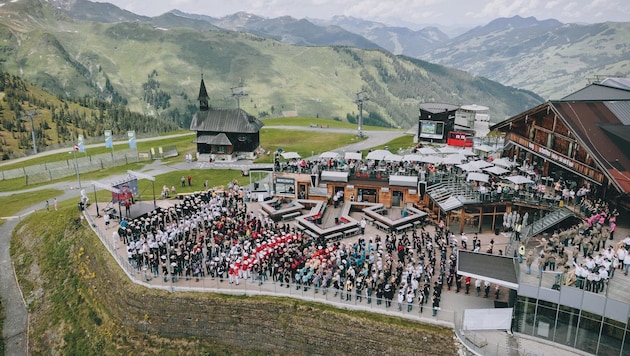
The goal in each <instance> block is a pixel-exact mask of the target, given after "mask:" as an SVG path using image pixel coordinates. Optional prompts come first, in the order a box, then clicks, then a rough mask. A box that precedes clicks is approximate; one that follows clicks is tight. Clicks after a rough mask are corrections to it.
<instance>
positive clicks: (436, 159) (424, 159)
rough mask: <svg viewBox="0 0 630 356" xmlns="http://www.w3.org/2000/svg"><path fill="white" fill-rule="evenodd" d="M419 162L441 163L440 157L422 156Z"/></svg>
mask: <svg viewBox="0 0 630 356" xmlns="http://www.w3.org/2000/svg"><path fill="white" fill-rule="evenodd" d="M420 162H423V163H432V164H436V163H440V162H442V157H438V156H435V155H428V156H422V158H421V159H420Z"/></svg>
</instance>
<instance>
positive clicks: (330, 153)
mask: <svg viewBox="0 0 630 356" xmlns="http://www.w3.org/2000/svg"><path fill="white" fill-rule="evenodd" d="M338 156H339V153H337V152H333V151H327V152H324V153H322V154H321V155H319V158H337V157H338Z"/></svg>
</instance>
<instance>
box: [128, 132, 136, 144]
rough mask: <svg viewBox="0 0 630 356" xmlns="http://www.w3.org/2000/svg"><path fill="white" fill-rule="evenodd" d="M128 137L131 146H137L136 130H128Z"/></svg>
mask: <svg viewBox="0 0 630 356" xmlns="http://www.w3.org/2000/svg"><path fill="white" fill-rule="evenodd" d="M127 137H129V148H136V132H135V131H127Z"/></svg>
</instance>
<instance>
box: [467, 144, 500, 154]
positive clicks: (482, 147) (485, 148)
mask: <svg viewBox="0 0 630 356" xmlns="http://www.w3.org/2000/svg"><path fill="white" fill-rule="evenodd" d="M473 150H476V151H480V152H486V153H488V152H493V151H496V149H495V148H494V147H492V146H488V145H485V144H484V145H479V146H475V147H473Z"/></svg>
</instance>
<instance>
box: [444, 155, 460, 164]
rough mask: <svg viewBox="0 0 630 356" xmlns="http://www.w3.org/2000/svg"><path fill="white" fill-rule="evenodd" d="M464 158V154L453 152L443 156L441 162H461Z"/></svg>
mask: <svg viewBox="0 0 630 356" xmlns="http://www.w3.org/2000/svg"><path fill="white" fill-rule="evenodd" d="M465 160H466V156H464V155H462V154H460V153H454V154H452V155H448V156H446V157H444V159H443V160H442V163H444V164H462V161H465Z"/></svg>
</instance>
